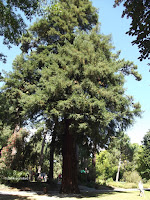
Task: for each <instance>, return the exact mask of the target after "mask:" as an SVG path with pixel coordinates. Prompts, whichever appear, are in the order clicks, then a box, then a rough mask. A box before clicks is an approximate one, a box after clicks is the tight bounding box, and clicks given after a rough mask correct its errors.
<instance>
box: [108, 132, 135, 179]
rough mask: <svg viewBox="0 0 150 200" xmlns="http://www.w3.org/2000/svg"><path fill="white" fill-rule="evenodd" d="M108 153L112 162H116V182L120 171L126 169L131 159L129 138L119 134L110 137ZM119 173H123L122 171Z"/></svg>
mask: <svg viewBox="0 0 150 200" xmlns="http://www.w3.org/2000/svg"><path fill="white" fill-rule="evenodd" d="M108 151H109V153H111V154H112V155H113V158H114V161H115V160H116V161H115V162H117V166H118V170H117V173H116V182H118V180H119V178H120V177H119V175H120V170H121V169H123V167H126V166H125V165H127V163H128V162H129V161H132V159H133V149H132V145H131V142H130V138H129V136H128V135H126V134H124V133H121V134H119V136H118V137H112V140H111V142H110V144H109V147H108ZM121 171H122V173H123V170H121Z"/></svg>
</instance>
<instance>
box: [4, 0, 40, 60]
mask: <svg viewBox="0 0 150 200" xmlns="http://www.w3.org/2000/svg"><path fill="white" fill-rule="evenodd" d="M39 2H40V1H38V0H23V1H22V0H19V1H16V0H12V1H8V0H7V1H3V0H1V1H0V36H1V38H2V39H3V44H5V45H7V46H8V48H10V44H18V39H19V37H20V36H21V35H22V34H23V33H25V28H26V24H25V20H24V16H25V17H26V19H29V20H30V19H31V17H32V16H33V14H35V13H36V11H37V8H38V5H39ZM17 11H18V12H17ZM21 13H23V14H24V16H23V14H22V15H21ZM0 60H3V61H4V62H6V56H5V55H3V53H2V52H0Z"/></svg>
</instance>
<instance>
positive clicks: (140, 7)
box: [115, 0, 150, 60]
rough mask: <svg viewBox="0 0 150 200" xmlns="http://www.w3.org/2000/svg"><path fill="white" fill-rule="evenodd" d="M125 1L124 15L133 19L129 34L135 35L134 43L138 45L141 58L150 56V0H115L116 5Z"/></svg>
mask: <svg viewBox="0 0 150 200" xmlns="http://www.w3.org/2000/svg"><path fill="white" fill-rule="evenodd" d="M121 2H123V5H124V7H125V9H124V11H123V13H122V17H124V16H127V18H130V19H131V24H130V28H129V31H127V34H129V35H131V36H135V39H134V40H133V42H132V44H133V45H134V44H136V45H138V48H139V52H140V54H141V55H140V57H139V59H140V60H143V59H146V58H148V59H149V58H150V48H149V47H150V1H149V0H138V1H137V0H115V6H117V5H119V4H120V3H121Z"/></svg>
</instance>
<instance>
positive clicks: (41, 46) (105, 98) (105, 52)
mask: <svg viewBox="0 0 150 200" xmlns="http://www.w3.org/2000/svg"><path fill="white" fill-rule="evenodd" d="M57 8H58V9H57V10H55V9H52V10H51V12H50V13H47V14H46V15H45V16H44V18H42V19H41V20H39V21H38V22H36V23H35V24H34V25H33V26H32V27H31V29H30V30H29V33H28V34H27V35H26V36H24V37H23V38H22V50H23V51H24V52H26V53H24V54H22V55H20V56H18V57H17V58H16V60H15V61H14V72H13V73H11V74H10V75H8V78H6V79H5V81H6V82H7V81H8V80H10V79H13V78H14V79H15V80H18V82H17V83H18V85H17V84H16V87H18V91H19V95H20V99H19V103H20V105H21V106H22V108H23V110H22V115H24V116H26V117H25V119H27V118H28V117H29V118H32V119H33V118H35V117H38V116H39V115H42V116H44V117H46V119H47V120H51V119H53V120H54V124H59V127H60V132H59V133H57V134H58V135H57V137H58V138H61V139H62V140H61V141H62V154H63V178H62V186H61V192H62V193H79V188H78V180H77V173H78V171H77V155H76V149H77V144H78V143H80V144H85V143H86V144H87V145H88V146H89V147H90V148H92V147H93V146H94V148H96V147H99V146H102V145H103V146H104V145H105V144H106V143H107V142H108V139H109V137H110V136H112V135H116V134H117V132H118V131H120V130H124V129H126V128H127V127H128V125H130V124H132V122H133V119H134V116H135V115H139V112H140V105H139V104H135V103H134V101H133V98H132V97H128V96H126V95H125V90H124V87H123V85H124V75H129V74H133V75H134V76H135V77H136V78H137V79H138V80H139V79H140V76H139V75H138V73H137V72H136V66H135V65H134V64H133V63H132V62H129V61H127V62H125V61H124V60H118V56H117V55H113V54H112V53H111V49H112V46H111V43H110V38H109V37H106V36H103V35H101V34H100V32H99V29H98V25H97V26H96V27H95V28H93V29H92V27H93V25H94V24H96V23H97V13H96V9H95V8H93V7H92V5H91V3H90V2H89V0H78V1H77V0H71V1H67V0H65V1H64V0H60V1H59V2H58V4H57ZM77 29H78V30H77ZM81 30H82V31H81ZM31 50H32V51H31ZM56 121H57V123H56Z"/></svg>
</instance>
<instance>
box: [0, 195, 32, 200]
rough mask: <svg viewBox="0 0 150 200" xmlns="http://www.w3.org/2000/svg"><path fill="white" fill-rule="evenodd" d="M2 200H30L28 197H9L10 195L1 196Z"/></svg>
mask: <svg viewBox="0 0 150 200" xmlns="http://www.w3.org/2000/svg"><path fill="white" fill-rule="evenodd" d="M0 199H1V200H29V198H28V197H24V196H19V195H10V194H9V195H8V194H0Z"/></svg>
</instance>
